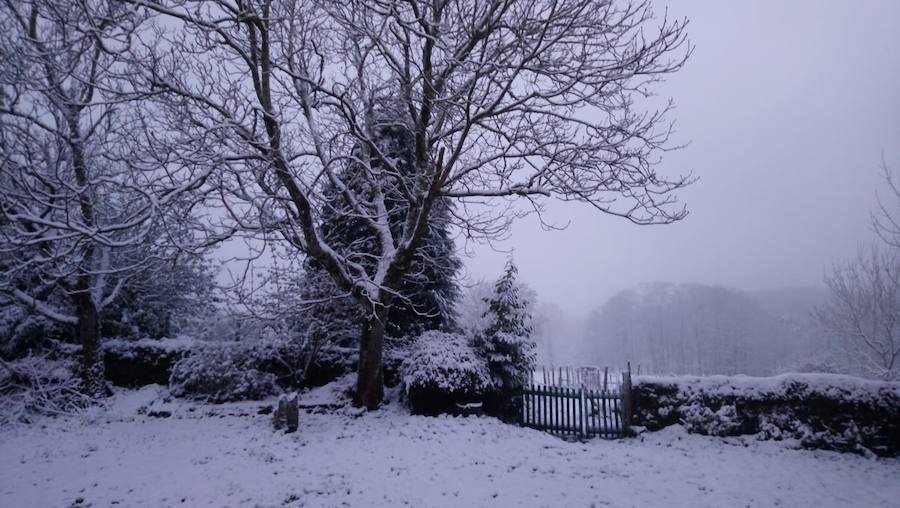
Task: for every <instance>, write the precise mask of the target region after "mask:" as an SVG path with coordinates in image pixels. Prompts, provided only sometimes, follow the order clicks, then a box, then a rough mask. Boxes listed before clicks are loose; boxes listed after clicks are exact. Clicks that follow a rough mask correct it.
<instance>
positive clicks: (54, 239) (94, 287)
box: [0, 0, 193, 395]
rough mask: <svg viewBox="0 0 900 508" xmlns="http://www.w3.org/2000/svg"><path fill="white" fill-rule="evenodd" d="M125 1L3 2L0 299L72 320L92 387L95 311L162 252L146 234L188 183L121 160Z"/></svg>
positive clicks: (97, 368) (94, 389)
mask: <svg viewBox="0 0 900 508" xmlns="http://www.w3.org/2000/svg"><path fill="white" fill-rule="evenodd" d="M130 11H133V9H131V8H129V7H126V6H122V5H118V4H115V3H111V2H106V1H100V0H97V1H92V0H83V1H79V2H70V1H67V0H31V1H13V0H2V2H0V53H2V54H3V55H4V56H3V59H4V64H3V67H2V69H0V303H4V304H15V305H21V306H26V307H29V308H31V309H33V310H34V311H36V312H39V313H41V314H43V315H44V316H46V317H48V318H50V319H52V320H54V321H56V322H60V323H65V324H66V325H71V326H72V327H74V329H75V334H76V336H77V339H78V341H79V342H80V343H81V346H82V357H83V378H84V381H85V389H86V390H87V392H88V393H90V394H92V395H98V394H101V393H102V392H103V391H104V385H103V378H102V367H101V364H100V363H99V360H98V357H97V345H98V340H99V333H100V331H99V318H98V313H99V311H100V310H102V309H103V308H104V307H105V306H107V305H109V304H110V303H112V302H114V301H115V300H116V298H117V297H118V296H119V295H120V292H121V290H122V287H123V286H124V284H125V283H126V281H127V279H128V276H129V274H133V273H135V272H136V271H137V270H141V269H143V268H145V266H146V265H145V262H146V261H147V259H148V258H152V257H154V256H157V255H158V254H159V253H160V252H161V251H159V250H154V249H153V243H154V242H149V241H148V237H147V234H148V232H149V231H151V229H152V228H153V227H155V226H158V225H159V224H160V223H159V221H158V220H157V219H159V218H160V213H159V212H160V210H163V209H166V208H167V207H168V206H170V205H173V206H174V204H175V198H176V197H177V196H180V195H182V194H184V191H185V190H188V189H190V188H192V186H193V184H192V183H191V182H189V181H178V182H177V184H176V181H175V180H174V179H173V178H172V177H173V175H172V174H171V173H167V172H165V171H162V170H160V169H159V168H157V169H156V170H155V171H151V172H144V171H139V170H135V169H134V168H132V167H131V166H130V164H129V163H128V153H127V151H128V147H127V144H126V143H124V141H123V138H121V135H122V133H123V132H126V131H127V129H126V127H125V124H126V114H125V110H126V109H127V106H128V101H129V100H130V99H131V98H133V97H131V96H130V94H128V93H127V91H126V90H125V89H123V87H122V84H123V83H124V82H123V81H121V80H120V79H119V78H118V77H117V75H116V72H117V62H118V61H119V58H120V55H121V54H123V52H124V51H126V50H127V49H128V47H129V43H130V40H131V37H132V34H133V33H134V31H135V29H136V26H137V23H138V21H139V19H138V17H137V16H135V15H134V12H130ZM155 189H159V190H160V192H155ZM166 237H167V235H165V234H157V235H155V238H156V239H165V238H166Z"/></svg>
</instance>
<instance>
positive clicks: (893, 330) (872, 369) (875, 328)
mask: <svg viewBox="0 0 900 508" xmlns="http://www.w3.org/2000/svg"><path fill="white" fill-rule="evenodd" d="M825 283H826V284H827V285H828V288H829V289H830V290H831V291H830V295H829V299H828V301H827V302H826V303H825V304H824V305H823V306H822V307H821V308H818V309H816V312H815V315H816V317H817V319H818V320H819V322H820V323H821V324H822V325H824V326H825V327H826V328H827V329H828V330H829V331H830V332H831V333H833V334H834V335H835V337H836V338H837V339H838V340H839V345H840V347H841V349H842V351H841V352H842V353H843V355H845V356H846V357H847V358H848V359H850V360H851V361H852V363H853V364H855V365H854V367H855V369H856V370H858V372H859V373H860V374H863V375H867V376H871V377H876V378H880V379H885V380H895V379H897V378H898V374H900V368H898V367H900V365H898V363H900V362H898V361H897V360H898V357H900V253H898V252H897V251H896V250H893V249H892V250H890V251H881V250H880V249H879V248H877V247H872V249H871V250H870V251H869V252H867V253H860V254H859V255H858V256H857V258H856V259H855V260H853V261H852V262H849V263H847V264H844V265H836V266H835V267H834V269H833V271H832V273H831V274H830V275H829V276H827V277H826V278H825Z"/></svg>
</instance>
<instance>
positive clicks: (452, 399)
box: [401, 331, 493, 414]
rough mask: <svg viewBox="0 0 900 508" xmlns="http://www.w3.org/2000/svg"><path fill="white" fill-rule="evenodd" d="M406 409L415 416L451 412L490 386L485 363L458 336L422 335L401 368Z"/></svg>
mask: <svg viewBox="0 0 900 508" xmlns="http://www.w3.org/2000/svg"><path fill="white" fill-rule="evenodd" d="M401 373H402V374H401V375H402V379H403V384H404V386H405V387H406V393H407V395H408V397H409V402H410V406H411V408H412V410H413V412H414V413H417V414H439V413H454V412H456V405H457V404H461V403H465V402H469V401H472V400H475V399H480V397H481V396H482V395H483V394H484V392H485V391H487V390H489V389H491V388H492V387H493V382H492V380H491V375H490V372H489V370H488V367H487V363H486V362H485V360H484V359H483V358H482V357H480V356H479V355H478V353H477V352H476V351H475V350H474V349H473V348H472V346H471V345H470V343H469V340H468V339H467V338H466V337H465V336H463V335H460V334H455V333H447V332H440V331H428V332H425V333H423V334H422V335H421V336H420V337H419V338H418V340H416V342H415V343H414V344H413V346H412V349H411V351H410V352H409V356H408V357H407V358H406V360H405V361H404V362H403V365H402V367H401Z"/></svg>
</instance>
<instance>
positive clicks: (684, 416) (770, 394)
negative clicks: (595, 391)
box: [632, 374, 900, 456]
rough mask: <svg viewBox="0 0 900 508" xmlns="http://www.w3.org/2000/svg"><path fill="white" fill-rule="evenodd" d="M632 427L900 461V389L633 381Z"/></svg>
mask: <svg viewBox="0 0 900 508" xmlns="http://www.w3.org/2000/svg"><path fill="white" fill-rule="evenodd" d="M633 401H634V409H633V419H632V423H633V425H635V426H639V427H645V428H647V430H659V429H662V428H664V427H667V426H669V425H674V424H682V425H684V426H685V428H687V429H688V431H690V432H695V433H698V434H705V435H717V436H736V435H755V436H757V437H758V438H759V439H777V440H780V439H791V440H797V441H798V442H799V444H800V445H802V446H804V447H809V448H824V449H832V450H842V451H854V452H858V453H864V454H870V453H874V454H876V455H880V456H898V455H900V383H887V382H877V381H870V380H865V379H860V378H855V377H850V376H839V375H832V374H785V375H781V376H776V377H765V378H760V377H749V376H733V377H727V376H709V377H656V376H638V377H635V379H634V389H633Z"/></svg>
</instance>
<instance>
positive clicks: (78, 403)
mask: <svg viewBox="0 0 900 508" xmlns="http://www.w3.org/2000/svg"><path fill="white" fill-rule="evenodd" d="M76 369H77V363H76V361H75V360H74V359H71V358H58V359H52V358H50V357H48V356H27V357H24V358H20V359H18V360H15V361H12V362H5V361H3V360H2V359H0V427H2V426H4V425H8V424H12V423H30V422H32V421H33V420H34V418H35V417H36V416H39V415H50V416H60V415H71V414H75V413H78V412H80V411H81V410H83V409H85V408H87V407H88V406H90V405H92V404H93V403H94V399H92V398H91V397H89V396H87V395H86V394H84V393H82V391H81V379H80V378H79V377H78V376H76V375H75V372H76Z"/></svg>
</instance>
